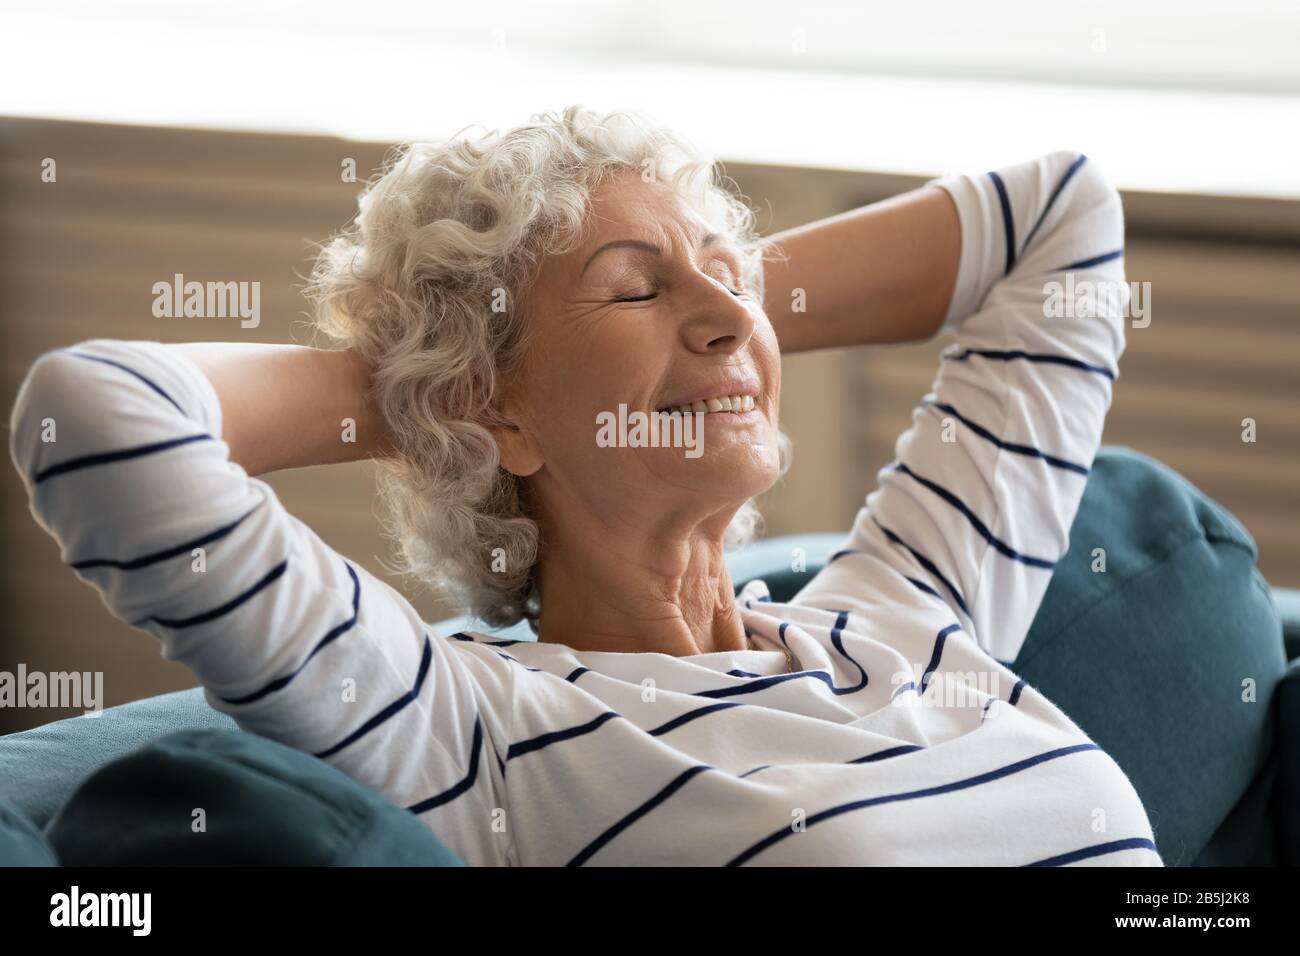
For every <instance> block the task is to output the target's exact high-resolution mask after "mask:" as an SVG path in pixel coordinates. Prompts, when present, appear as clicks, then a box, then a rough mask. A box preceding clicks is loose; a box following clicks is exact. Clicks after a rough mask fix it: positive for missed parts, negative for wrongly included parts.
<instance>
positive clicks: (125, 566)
mask: <svg viewBox="0 0 1300 956" xmlns="http://www.w3.org/2000/svg"><path fill="white" fill-rule="evenodd" d="M260 507H262V505H261V504H257V505H254V506H253V507H252V508H251V509H250V510H249V511H248V512H246V513H245V514H243V515H242V516H240V517H238V518H236V519H235V520H234V521H232V522H230V524H226V525H222V526H221V527H220V528H217V529H216V530H214V531H209V532H208V533H207V534H205V535H202V536H200V537H197V538H195V539H194V540H193V541H186V542H185V543H184V544H178V545H175V546H174V547H170V548H165V549H164V550H162V551H155V552H153V553H152V554H146V555H142V556H141V557H138V558H129V559H127V560H125V561H118V560H115V559H113V558H86V559H85V560H83V561H73V562H72V564H71V565H69V567H71V568H73V569H75V570H77V571H86V570H89V569H90V568H116V569H117V570H119V571H138V570H140V569H141V568H147V567H149V565H151V564H157V563H158V562H159V561H166V560H167V559H168V558H174V557H176V556H177V555H180V554H189V553H190V552H191V551H193V550H194V549H195V548H201V547H203V546H204V545H205V544H211V543H212V542H213V541H220V540H221V539H222V538H224V537H225V536H226V535H228V534H230V532H232V531H234V530H235V529H236V528H238V527H239V526H240V524H242V523H243V521H244V519H245V518H247V517H248V516H249V515H251V514H252V513H253V512H254V511H256V510H257V509H258V508H260Z"/></svg>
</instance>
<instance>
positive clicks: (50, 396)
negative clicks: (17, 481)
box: [9, 350, 87, 481]
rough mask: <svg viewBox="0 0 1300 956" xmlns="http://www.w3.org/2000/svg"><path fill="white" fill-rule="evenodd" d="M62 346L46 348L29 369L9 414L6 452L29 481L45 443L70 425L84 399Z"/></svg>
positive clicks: (71, 360)
mask: <svg viewBox="0 0 1300 956" xmlns="http://www.w3.org/2000/svg"><path fill="white" fill-rule="evenodd" d="M76 364H77V359H76V358H74V357H73V356H71V355H69V354H68V353H67V352H66V351H64V350H57V351H53V352H46V353H45V354H44V355H42V356H40V357H39V358H38V359H37V360H36V361H35V362H33V363H32V367H31V368H30V369H28V371H27V375H26V376H25V377H24V378H23V381H22V385H21V386H20V387H19V389H18V395H17V397H16V398H15V399H14V404H13V409H12V410H11V412H10V415H9V456H10V458H11V459H12V460H13V463H14V467H15V468H17V469H18V471H19V473H20V474H21V475H22V476H23V478H24V480H26V481H30V480H31V475H32V472H33V470H34V467H35V463H36V461H37V460H38V458H39V457H40V450H41V448H42V447H43V446H44V445H49V444H54V443H56V442H57V441H58V436H59V430H60V429H67V428H69V427H73V422H72V420H71V419H73V418H74V417H75V416H76V414H77V408H78V407H79V406H82V405H84V404H85V402H86V401H87V399H86V397H85V396H82V401H80V402H78V401H74V400H71V399H72V398H73V396H76V395H77V394H78V389H79V382H80V381H81V380H82V377H83V376H82V375H81V370H79V369H78V368H77V367H76Z"/></svg>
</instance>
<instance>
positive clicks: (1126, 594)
mask: <svg viewBox="0 0 1300 956" xmlns="http://www.w3.org/2000/svg"><path fill="white" fill-rule="evenodd" d="M844 538H845V534H844V533H842V532H841V533H833V534H807V535H795V536H786V537H779V538H773V539H769V540H766V541H763V542H760V543H759V544H756V545H754V546H752V547H750V548H747V549H745V550H744V551H740V552H736V553H733V554H731V555H729V559H728V560H729V565H730V568H731V573H732V578H733V580H734V582H735V584H736V585H737V588H739V587H740V586H742V585H743V584H744V583H745V582H746V581H748V580H750V579H751V578H754V577H761V578H763V579H765V580H766V581H767V583H768V586H769V588H770V589H771V592H772V596H773V600H776V601H782V600H787V599H788V598H789V597H791V596H792V595H793V594H794V593H795V592H796V591H798V589H799V588H800V587H801V586H802V585H803V584H804V583H805V582H806V581H807V580H808V579H809V578H810V577H811V575H812V574H815V573H816V571H817V570H818V569H819V568H820V567H822V566H823V564H824V563H825V559H826V557H827V556H828V555H829V554H830V553H832V552H833V551H834V550H836V549H837V548H838V547H840V546H841V545H842V543H843V541H844ZM1097 547H1103V548H1105V549H1106V556H1107V567H1106V570H1105V572H1104V573H1097V572H1095V571H1094V570H1093V557H1092V555H1093V549H1094V548H1097ZM795 548H801V549H803V553H804V555H805V556H806V560H807V565H806V569H805V570H804V571H801V572H797V571H793V570H791V566H792V561H791V557H792V554H793V553H794V549H795ZM1256 557H1257V554H1256V550H1255V545H1254V542H1253V541H1252V539H1251V538H1250V536H1249V534H1247V532H1246V531H1245V529H1244V528H1243V527H1242V526H1241V525H1240V523H1239V522H1237V520H1236V519H1235V518H1233V517H1232V516H1231V515H1230V514H1228V513H1227V512H1226V511H1225V510H1224V509H1223V508H1222V507H1220V506H1219V505H1217V504H1215V503H1214V502H1213V501H1211V500H1209V499H1208V498H1206V497H1205V496H1204V495H1203V494H1201V493H1200V492H1199V491H1197V489H1195V488H1194V487H1193V486H1191V485H1190V484H1189V483H1188V482H1186V481H1185V480H1184V479H1183V478H1181V477H1180V476H1179V475H1177V474H1176V473H1174V472H1172V471H1171V470H1169V469H1168V468H1166V467H1165V466H1163V465H1161V464H1159V463H1158V462H1155V461H1153V460H1151V459H1149V458H1147V457H1145V456H1142V455H1140V454H1138V453H1136V452H1132V451H1129V450H1127V449H1120V448H1104V449H1102V451H1101V452H1100V453H1099V454H1098V456H1097V458H1096V461H1095V462H1094V465H1093V468H1092V472H1091V474H1090V476H1089V478H1088V484H1087V487H1086V490H1085V493H1084V498H1083V502H1082V505H1081V506H1080V509H1079V513H1078V516H1077V518H1076V520H1075V523H1074V526H1073V528H1072V529H1071V535H1070V549H1069V553H1068V554H1067V555H1066V557H1065V559H1063V560H1062V561H1061V562H1060V564H1059V565H1058V567H1057V569H1056V571H1055V572H1054V573H1053V577H1052V580H1051V583H1050V585H1049V587H1048V591H1047V594H1046V596H1045V598H1044V600H1043V603H1042V606H1041V607H1040V609H1039V612H1038V615H1037V616H1036V618H1035V620H1034V623H1033V626H1032V628H1031V629H1030V632H1029V635H1028V637H1027V639H1026V641H1025V643H1024V646H1023V648H1022V649H1021V651H1020V653H1019V655H1018V656H1017V658H1016V660H1015V661H1013V662H1009V663H1010V666H1011V667H1012V669H1013V670H1015V671H1016V673H1017V674H1018V675H1019V676H1021V677H1022V678H1024V679H1025V681H1027V682H1028V683H1029V684H1031V685H1033V686H1035V687H1037V688H1038V689H1039V690H1041V691H1042V692H1043V693H1044V694H1046V695H1047V696H1048V697H1049V698H1050V699H1051V700H1053V701H1054V702H1055V703H1056V704H1057V705H1058V706H1059V707H1060V708H1061V709H1062V710H1064V711H1065V712H1066V713H1067V714H1068V715H1069V716H1070V717H1071V718H1072V719H1073V720H1074V721H1075V722H1076V723H1078V724H1079V725H1080V726H1081V727H1082V728H1083V729H1084V730H1085V731H1086V732H1087V733H1088V734H1089V735H1090V736H1091V737H1092V738H1093V739H1094V740H1096V741H1097V742H1098V743H1099V744H1100V745H1101V746H1102V748H1103V749H1105V750H1106V751H1107V752H1108V753H1110V755H1111V756H1112V757H1114V758H1115V760H1116V761H1117V762H1118V763H1119V764H1120V766H1122V767H1123V768H1124V769H1125V771H1126V772H1127V773H1128V775H1129V777H1130V779H1131V780H1132V781H1133V784H1134V786H1135V788H1136V789H1137V791H1138V793H1139V794H1140V795H1141V797H1142V799H1143V803H1144V805H1145V806H1146V808H1147V811H1148V815H1149V816H1150V819H1151V823H1152V828H1153V830H1154V832H1155V836H1156V843H1157V846H1158V848H1159V850H1160V853H1161V856H1162V858H1163V859H1164V861H1165V863H1166V864H1167V865H1171V866H1189V865H1209V866H1223V865H1294V864H1296V863H1297V862H1300V593H1297V592H1294V591H1285V590H1275V589H1271V588H1269V586H1268V585H1267V584H1266V582H1265V581H1264V580H1263V578H1262V577H1261V576H1260V574H1259V572H1258V571H1257V570H1256V569H1255V560H1256ZM435 626H436V627H437V628H438V629H439V631H440V632H441V633H444V634H446V633H451V632H454V631H457V630H464V629H476V630H483V626H482V625H481V624H478V623H476V622H474V621H471V620H469V619H464V618H457V619H453V620H450V621H446V622H442V623H440V624H438V625H435ZM499 633H501V635H502V636H508V637H512V638H516V639H524V640H530V639H532V635H531V632H529V631H528V629H527V627H526V626H525V625H522V624H521V625H518V626H516V627H515V628H510V629H503V630H501V631H500V632H499ZM598 785H599V782H598V781H593V786H598ZM200 811H201V816H202V824H201V826H202V828H201V829H200V822H199V817H200ZM197 834H202V838H197V837H196V835H197ZM60 863H62V864H65V865H102V864H197V865H203V864H225V863H253V864H309V865H375V864H377V865H414V866H424V865H430V866H432V865H439V866H440V865H458V864H459V863H460V861H459V860H458V859H457V858H456V857H455V855H454V854H452V853H451V852H450V851H449V850H448V849H447V848H446V847H445V846H444V845H443V844H442V842H441V841H440V840H439V839H438V838H437V837H436V836H435V835H434V834H432V833H430V832H429V831H428V830H427V829H426V828H425V827H424V826H423V825H421V824H420V823H418V821H416V819H415V818H414V817H413V816H412V815H410V814H409V813H407V812H406V811H405V810H402V809H401V808H399V807H397V806H396V805H394V804H392V803H390V802H389V801H387V800H386V799H384V798H383V797H382V796H380V795H379V794H377V793H374V792H373V791H370V790H369V789H368V788H366V787H363V786H361V785H359V784H357V783H355V782H354V781H352V780H350V779H349V778H347V777H346V776H344V775H343V774H342V773H340V772H338V771H336V770H334V769H333V768H332V767H329V766H328V765H326V764H324V763H323V762H321V761H319V760H317V759H316V758H314V757H311V756H309V755H307V754H304V753H300V752H298V751H294V750H291V749H290V748H287V747H284V746H282V745H280V744H277V743H275V742H273V741H269V740H265V739H263V738H260V737H257V736H255V735H253V734H249V733H246V732H244V731H242V730H240V729H238V728H237V726H236V725H235V723H234V721H233V720H231V719H230V718H229V717H226V716H225V715H223V714H220V713H218V712H217V711H215V710H213V709H212V708H210V707H209V706H208V705H207V703H206V702H205V699H204V697H203V693H202V690H201V689H194V690H189V691H182V692H178V693H172V694H164V695H161V696H158V697H153V698H149V699H147V700H141V701H136V702H134V703H131V704H126V705H123V706H120V707H113V708H110V709H108V710H106V711H104V712H103V714H102V715H101V716H100V717H98V718H96V719H85V718H78V719H72V720H63V721H57V722H55V723H52V724H48V725H46V726H43V727H39V728H36V729H34V730H29V731H25V732H22V733H17V734H11V735H9V736H7V737H3V738H0V865H5V864H8V865H58V864H60Z"/></svg>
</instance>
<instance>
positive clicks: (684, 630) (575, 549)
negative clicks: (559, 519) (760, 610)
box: [538, 519, 749, 657]
mask: <svg viewBox="0 0 1300 956" xmlns="http://www.w3.org/2000/svg"><path fill="white" fill-rule="evenodd" d="M710 524H711V525H713V527H712V528H708V527H706V526H705V525H700V526H697V527H695V528H692V529H690V530H689V531H686V532H681V531H679V532H677V533H675V534H669V533H659V534H643V535H640V536H637V535H634V534H630V533H629V531H630V529H629V528H627V527H625V526H621V527H618V528H599V529H595V528H579V527H577V526H575V524H573V523H568V522H566V523H565V528H566V530H565V531H557V530H556V529H555V528H554V527H553V526H552V527H551V528H549V529H547V531H546V532H545V533H544V534H545V546H544V548H543V550H542V557H541V560H540V562H539V566H538V570H539V572H540V578H541V582H540V583H541V599H542V615H541V618H540V620H539V622H538V640H540V641H553V642H556V643H561V644H567V645H569V646H570V647H574V648H576V649H578V650H588V651H615V652H622V653H629V652H658V653H661V654H669V655H672V656H674V657H683V656H687V655H692V654H708V653H712V652H714V651H727V650H743V649H744V648H746V647H748V646H749V640H748V639H747V638H746V637H745V628H744V624H743V623H742V622H741V619H740V610H739V608H738V607H737V606H736V599H735V592H734V589H733V586H732V583H731V573H730V572H729V571H728V570H727V564H726V560H725V558H724V552H723V547H722V534H723V532H724V531H725V526H726V525H725V521H720V519H718V520H714V521H712V522H710ZM719 524H720V525H721V526H720V527H719V526H718V525H719ZM591 541H599V542H600V546H599V547H597V548H593V547H591V546H590V542H591Z"/></svg>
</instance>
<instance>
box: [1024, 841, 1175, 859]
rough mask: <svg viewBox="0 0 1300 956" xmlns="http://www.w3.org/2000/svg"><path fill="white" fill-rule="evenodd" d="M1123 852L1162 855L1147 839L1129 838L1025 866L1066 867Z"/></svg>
mask: <svg viewBox="0 0 1300 956" xmlns="http://www.w3.org/2000/svg"><path fill="white" fill-rule="evenodd" d="M1121 850H1150V851H1151V852H1152V853H1155V854H1156V855H1157V856H1159V854H1160V851H1159V850H1157V849H1156V845H1155V844H1154V843H1152V842H1151V841H1150V840H1148V839H1147V838H1146V837H1129V838H1128V839H1126V840H1111V841H1110V842H1108V843H1098V844H1095V845H1094V846H1085V847H1081V848H1080V849H1078V850H1071V851H1070V852H1069V853H1061V854H1058V855H1057V856H1049V857H1047V858H1046V859H1043V860H1035V861H1034V862H1033V863H1026V864H1025V866H1064V865H1065V864H1067V863H1075V862H1078V861H1079V860H1087V859H1091V858H1092V857H1096V856H1105V855H1107V854H1109V853H1119V852H1120V851H1121Z"/></svg>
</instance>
